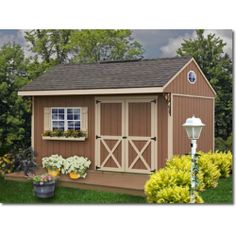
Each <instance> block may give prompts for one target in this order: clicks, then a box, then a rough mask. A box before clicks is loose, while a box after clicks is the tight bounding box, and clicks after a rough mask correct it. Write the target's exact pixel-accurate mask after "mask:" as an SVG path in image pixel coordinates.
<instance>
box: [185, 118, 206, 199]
mask: <svg viewBox="0 0 236 236" xmlns="http://www.w3.org/2000/svg"><path fill="white" fill-rule="evenodd" d="M204 126H205V125H204V124H203V123H202V121H201V119H199V118H196V117H194V116H193V117H191V118H188V119H187V120H186V122H185V123H184V124H183V127H185V129H186V132H187V135H188V138H189V139H191V188H190V203H195V189H196V183H197V177H196V174H197V160H196V149H197V139H199V137H200V134H201V131H202V127H204Z"/></svg>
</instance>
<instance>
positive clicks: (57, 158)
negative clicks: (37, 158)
mask: <svg viewBox="0 0 236 236" xmlns="http://www.w3.org/2000/svg"><path fill="white" fill-rule="evenodd" d="M64 160H65V159H64V158H63V157H62V156H61V155H57V154H56V155H51V156H49V157H43V158H42V164H43V168H47V170H48V174H49V175H51V176H53V177H56V176H57V175H59V173H60V170H61V168H62V166H63V163H64Z"/></svg>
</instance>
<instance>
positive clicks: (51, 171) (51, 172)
mask: <svg viewBox="0 0 236 236" xmlns="http://www.w3.org/2000/svg"><path fill="white" fill-rule="evenodd" d="M59 173H60V170H59V169H48V174H49V175H51V176H52V177H56V176H58V175H59Z"/></svg>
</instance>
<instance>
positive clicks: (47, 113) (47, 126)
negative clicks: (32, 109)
mask: <svg viewBox="0 0 236 236" xmlns="http://www.w3.org/2000/svg"><path fill="white" fill-rule="evenodd" d="M51 128H52V127H51V108H50V107H44V131H46V130H51Z"/></svg>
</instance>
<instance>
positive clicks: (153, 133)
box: [94, 95, 158, 174]
mask: <svg viewBox="0 0 236 236" xmlns="http://www.w3.org/2000/svg"><path fill="white" fill-rule="evenodd" d="M154 100H155V101H156V102H152V103H151V127H154V128H153V129H152V128H151V136H153V137H156V138H157V139H156V142H154V143H151V145H153V148H152V152H151V153H152V155H153V158H151V166H153V167H154V170H157V168H158V166H157V163H158V162H157V149H158V137H157V133H158V132H157V127H158V126H157V115H158V114H157V110H158V109H157V104H158V96H151V95H150V96H106V97H104V96H96V97H95V100H94V102H95V167H96V166H98V165H100V141H99V140H98V139H97V138H96V135H97V134H99V131H100V128H101V127H100V124H101V123H100V122H101V103H103V102H104V103H116V102H117V103H122V136H126V137H128V118H129V117H128V103H129V102H135V103H136V102H137V103H139V102H140V103H141V102H151V101H154ZM152 111H153V112H152ZM106 137H108V138H109V136H106ZM111 137H112V136H111ZM127 155H128V148H127V141H125V142H123V140H122V162H123V168H110V167H105V168H104V167H103V168H102V169H99V170H101V171H115V172H125V173H143V174H145V173H146V174H149V173H150V171H148V170H146V171H145V170H137V169H134V170H132V171H131V170H129V169H128V168H127V166H128V165H127V163H126V162H127V161H126V160H125V159H126V158H127V157H128V156H127Z"/></svg>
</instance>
